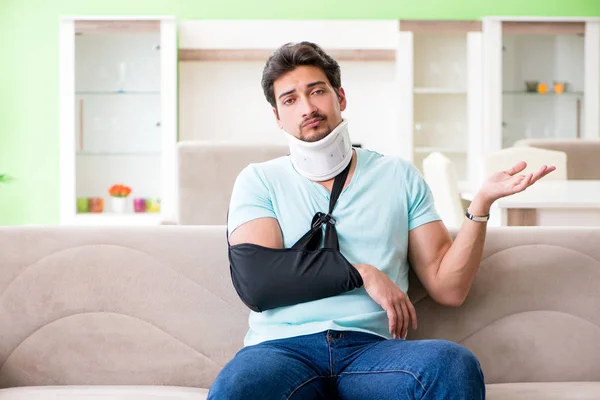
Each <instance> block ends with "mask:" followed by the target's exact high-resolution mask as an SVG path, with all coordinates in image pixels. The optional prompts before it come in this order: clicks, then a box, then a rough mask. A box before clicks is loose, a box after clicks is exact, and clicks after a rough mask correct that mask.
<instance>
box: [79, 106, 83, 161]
mask: <svg viewBox="0 0 600 400" xmlns="http://www.w3.org/2000/svg"><path fill="white" fill-rule="evenodd" d="M79 151H83V99H79Z"/></svg>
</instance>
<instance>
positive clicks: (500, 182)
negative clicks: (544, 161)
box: [477, 161, 556, 207]
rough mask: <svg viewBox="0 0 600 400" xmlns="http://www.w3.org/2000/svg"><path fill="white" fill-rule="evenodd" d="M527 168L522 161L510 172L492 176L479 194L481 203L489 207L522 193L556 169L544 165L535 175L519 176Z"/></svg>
mask: <svg viewBox="0 0 600 400" xmlns="http://www.w3.org/2000/svg"><path fill="white" fill-rule="evenodd" d="M526 167H527V163H526V162H524V161H521V162H518V163H517V164H516V165H515V166H514V167H512V168H511V169H510V170H507V171H502V172H497V173H495V174H494V175H492V176H490V177H489V179H488V180H487V181H486V182H485V183H484V184H483V186H482V187H481V190H480V191H479V193H477V197H478V200H479V202H481V203H483V204H485V205H486V206H487V207H489V206H491V205H492V203H493V202H494V201H496V200H498V199H500V198H502V197H507V196H511V195H513V194H515V193H519V192H522V191H523V190H525V189H527V188H528V187H529V186H531V185H533V184H534V183H535V182H537V181H538V180H540V179H541V178H543V177H544V176H546V175H548V174H549V173H551V172H552V171H554V170H555V169H556V167H554V166H550V167H548V166H546V165H544V166H542V167H541V168H540V169H539V170H538V171H537V172H536V173H535V174H527V175H523V174H519V172H522V171H523V170H524V169H525V168H526ZM484 207H485V206H484Z"/></svg>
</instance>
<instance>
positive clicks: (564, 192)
mask: <svg viewBox="0 0 600 400" xmlns="http://www.w3.org/2000/svg"><path fill="white" fill-rule="evenodd" d="M495 205H496V206H497V207H498V208H499V209H500V211H501V216H502V222H501V225H503V226H597V227H600V181H575V180H565V181H562V180H559V181H557V180H555V181H551V180H548V181H544V180H543V179H542V180H540V181H539V182H536V183H535V184H534V185H533V186H531V187H529V188H527V190H525V191H524V192H521V193H517V194H515V195H512V196H509V197H505V198H502V199H500V200H498V201H496V204H495Z"/></svg>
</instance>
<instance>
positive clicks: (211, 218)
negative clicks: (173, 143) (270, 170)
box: [176, 141, 289, 225]
mask: <svg viewBox="0 0 600 400" xmlns="http://www.w3.org/2000/svg"><path fill="white" fill-rule="evenodd" d="M288 154H289V147H288V146H287V145H266V144H236V143H226V142H223V143H216V142H202V141H187V142H179V143H178V144H177V160H178V161H177V165H178V175H179V177H178V188H177V191H178V216H177V221H176V223H178V224H181V225H225V223H226V221H227V209H228V207H229V201H230V199H231V191H232V190H233V184H234V183H235V179H236V178H237V176H238V174H239V173H240V172H241V171H242V170H243V169H244V168H245V167H246V166H248V164H251V163H260V162H264V161H268V160H272V159H275V158H278V157H282V156H286V155H288Z"/></svg>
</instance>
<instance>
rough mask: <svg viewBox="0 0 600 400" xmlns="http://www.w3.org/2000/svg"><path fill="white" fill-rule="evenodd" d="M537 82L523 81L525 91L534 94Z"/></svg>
mask: <svg viewBox="0 0 600 400" xmlns="http://www.w3.org/2000/svg"><path fill="white" fill-rule="evenodd" d="M539 83H540V82H539V81H525V91H527V92H530V93H535V92H537V90H538V84H539Z"/></svg>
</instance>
